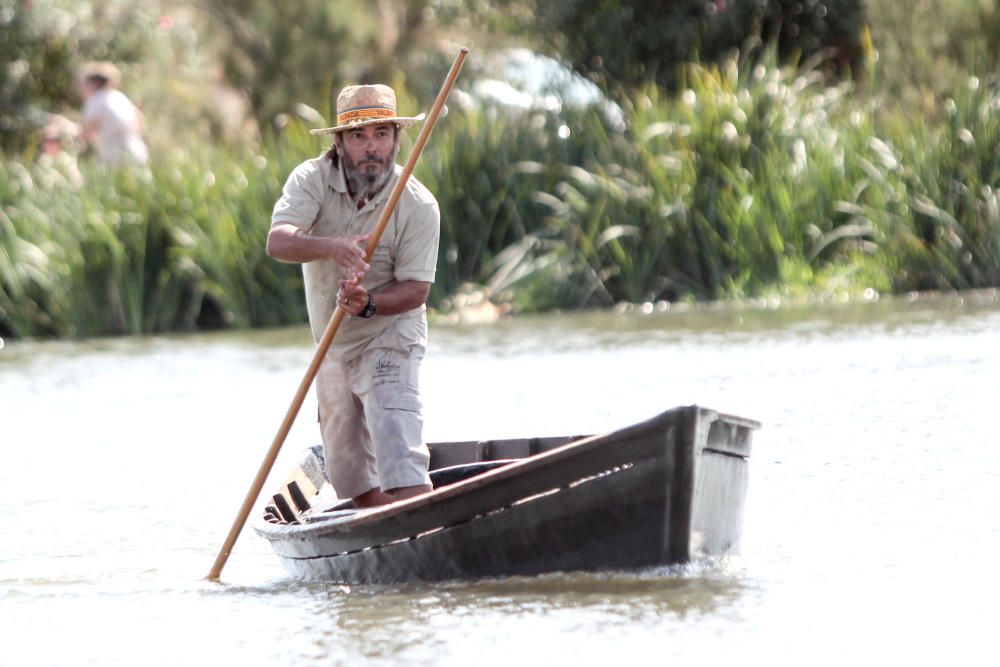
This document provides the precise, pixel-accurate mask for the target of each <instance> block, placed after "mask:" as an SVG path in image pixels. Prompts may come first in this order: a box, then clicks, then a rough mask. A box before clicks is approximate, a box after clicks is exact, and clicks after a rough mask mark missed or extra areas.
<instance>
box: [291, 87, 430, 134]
mask: <svg viewBox="0 0 1000 667" xmlns="http://www.w3.org/2000/svg"><path fill="white" fill-rule="evenodd" d="M423 119H424V114H420V115H418V116H412V117H411V116H397V115H396V92H395V91H394V90H393V89H392V88H390V87H389V86H385V85H382V84H381V83H377V84H375V85H373V86H347V87H346V88H344V89H343V90H342V91H340V95H338V96H337V125H336V127H325V128H323V129H321V130H309V131H310V132H311V133H312V134H333V133H335V132H342V131H343V130H351V129H354V128H356V127H364V126H365V125H372V124H375V123H395V124H396V125H398V126H399V127H400V128H401V129H402V128H404V127H409V126H411V125H413V124H414V123H419V122H420V121H422V120H423Z"/></svg>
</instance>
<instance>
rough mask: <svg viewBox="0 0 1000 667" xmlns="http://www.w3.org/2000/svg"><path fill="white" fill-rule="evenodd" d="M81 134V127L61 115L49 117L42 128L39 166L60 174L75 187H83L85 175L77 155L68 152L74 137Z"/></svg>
mask: <svg viewBox="0 0 1000 667" xmlns="http://www.w3.org/2000/svg"><path fill="white" fill-rule="evenodd" d="M79 134H80V126H79V125H77V124H76V123H74V122H73V121H71V120H69V119H68V118H66V117H64V116H60V115H59V114H53V115H51V116H50V117H49V121H48V123H46V125H45V127H44V128H42V139H41V142H40V144H39V149H40V150H39V155H38V164H39V165H41V166H42V167H45V168H48V169H52V170H54V171H55V172H56V173H58V174H60V175H61V176H62V177H63V178H65V179H66V181H67V182H69V184H70V185H72V186H73V187H80V186H81V185H83V175H82V174H80V169H79V167H78V166H77V163H76V153H75V152H71V151H69V150H66V145H67V143H68V142H71V141H72V139H73V137H76V136H78V135H79Z"/></svg>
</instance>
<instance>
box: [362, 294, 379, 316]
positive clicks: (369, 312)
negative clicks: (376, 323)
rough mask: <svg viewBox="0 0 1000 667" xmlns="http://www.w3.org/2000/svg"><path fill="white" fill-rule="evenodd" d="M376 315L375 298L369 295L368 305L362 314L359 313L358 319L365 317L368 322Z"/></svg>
mask: <svg viewBox="0 0 1000 667" xmlns="http://www.w3.org/2000/svg"><path fill="white" fill-rule="evenodd" d="M374 314H375V297H373V296H372V295H371V294H369V295H368V303H366V304H365V307H364V308H362V309H361V312H360V313H358V317H363V318H365V319H366V320H367V319H368V318H369V317H371V316H372V315H374Z"/></svg>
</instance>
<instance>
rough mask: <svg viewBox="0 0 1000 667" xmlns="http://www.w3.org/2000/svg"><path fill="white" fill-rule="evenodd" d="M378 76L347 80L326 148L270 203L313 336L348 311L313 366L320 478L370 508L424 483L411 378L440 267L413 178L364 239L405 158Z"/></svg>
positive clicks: (283, 257) (277, 254)
mask: <svg viewBox="0 0 1000 667" xmlns="http://www.w3.org/2000/svg"><path fill="white" fill-rule="evenodd" d="M422 119H423V115H422V114H421V115H420V116H417V117H401V116H398V115H397V114H396V94H395V92H394V91H393V90H392V88H390V87H388V86H384V85H364V86H348V87H347V88H344V89H343V90H342V91H341V92H340V95H339V96H338V98H337V125H336V126H335V127H330V128H325V129H322V130H312V132H313V134H332V135H334V140H333V145H332V146H331V147H330V149H329V150H328V151H327V152H326V153H324V154H323V155H321V156H319V157H317V158H314V159H311V160H306V161H305V162H303V163H302V164H300V165H299V166H298V167H296V168H295V170H294V171H293V172H292V173H291V175H290V176H289V177H288V180H287V181H286V183H285V187H284V190H283V192H282V195H281V198H280V199H279V200H278V202H277V203H276V204H275V206H274V212H273V214H272V216H271V229H270V232H269V233H268V237H267V252H268V254H269V255H270V256H271V257H273V258H275V259H278V260H280V261H283V262H294V263H301V264H302V265H303V275H304V279H305V291H306V306H307V308H308V311H309V323H310V326H311V328H312V333H313V337H314V338H315V340H316V341H317V342H318V341H319V340H320V338H321V337H322V334H323V331H324V329H325V328H326V325H327V323H328V322H329V321H330V318H331V317H332V315H333V312H334V309H335V307H336V305H337V304H339V305H340V308H341V309H342V310H344V311H345V313H346V315H347V317H345V319H344V322H343V323H342V325H341V327H340V329H339V331H338V333H337V335H336V337H335V338H334V340H333V344H332V345H331V347H330V351H329V352H328V353H327V355H326V357H325V359H324V360H323V363H322V365H321V367H320V369H319V373H318V374H317V376H316V394H317V398H318V399H319V416H320V428H321V430H322V434H323V444H324V449H325V452H326V467H327V476H328V478H329V479H330V482H331V484H333V487H334V489H335V490H336V492H337V495H338V496H339V497H341V498H353V499H354V503H355V506H357V507H370V506H374V505H381V504H385V503H389V502H393V501H395V500H401V499H403V498H409V497H412V496H415V495H418V494H421V493H425V492H427V491H430V490H431V485H430V477H429V476H428V474H427V469H428V464H429V460H430V454H429V452H428V449H427V445H426V443H425V442H424V440H423V417H422V414H421V409H422V408H421V402H420V393H419V387H418V377H419V371H420V363H421V361H422V359H423V357H424V353H425V350H426V346H427V309H426V305H425V304H426V301H427V295H428V293H429V292H430V288H431V284H432V283H433V282H434V274H435V270H436V267H437V251H438V237H439V228H440V213H439V210H438V204H437V200H435V198H434V196H433V195H432V194H431V193H430V192H429V191H428V190H427V188H425V187H424V186H423V185H421V184H420V183H419V182H418V181H417V180H416V179H415V178H413V177H410V178H409V179H408V181H407V183H406V187H405V189H404V191H403V194H402V196H401V198H400V200H399V204H398V206H397V208H396V209H395V211H394V212H393V214H392V216H391V217H390V219H389V222H388V226H387V227H386V229H385V232H384V234H383V235H382V238H381V241H380V242H379V245H378V247H377V248H376V250H375V254H374V256H373V258H372V262H371V265H370V266H369V265H368V264H367V263H366V262H365V261H364V251H363V246H364V244H365V243H366V242H367V241H368V239H369V238H370V236H371V233H372V232H373V231H374V229H375V226H376V224H377V222H378V219H379V215H380V213H381V211H382V208H383V206H385V204H386V202H387V200H388V198H389V194H390V192H391V191H392V189H393V186H394V185H395V183H396V181H397V179H398V178H399V175H400V173H401V172H402V168H401V167H400V166H399V165H397V164H396V156H397V154H398V153H399V134H400V132H401V131H402V130H403V129H404V128H406V127H409V126H411V125H413V124H415V123H417V122H419V121H420V120H422Z"/></svg>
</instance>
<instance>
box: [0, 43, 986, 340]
mask: <svg viewBox="0 0 1000 667" xmlns="http://www.w3.org/2000/svg"><path fill="white" fill-rule="evenodd" d="M685 77H686V78H685V80H684V85H683V87H682V88H683V92H682V93H681V94H680V95H679V96H678V97H676V98H673V97H672V98H666V97H663V96H661V95H660V94H659V93H658V92H657V90H656V89H653V88H650V89H649V90H647V91H645V93H644V94H641V95H638V96H637V97H636V98H635V99H634V100H633V101H632V103H631V105H630V106H629V107H628V108H626V109H624V116H625V117H624V120H625V123H624V124H625V127H624V128H622V127H621V126H620V120H611V119H609V118H608V116H607V114H606V113H605V112H604V111H602V110H600V109H596V108H594V109H565V110H563V111H562V112H561V113H559V114H555V113H550V112H542V111H516V112H515V111H510V110H501V109H495V108H471V109H465V110H458V109H456V110H455V111H453V113H452V114H451V115H449V116H448V117H447V118H446V119H445V121H444V122H442V123H441V124H440V126H439V127H438V128H437V129H436V130H435V136H434V138H433V140H432V143H431V146H430V147H429V150H428V151H426V152H425V154H424V156H423V158H422V161H421V163H420V165H419V166H418V169H417V174H416V175H417V177H418V178H420V179H421V180H422V181H423V182H424V183H425V184H426V185H428V186H429V187H430V189H431V190H432V191H433V192H435V194H436V195H437V197H438V199H439V201H440V203H441V210H442V239H441V253H440V259H439V267H438V268H439V270H438V281H437V283H436V285H435V288H434V291H433V292H432V305H436V306H443V305H447V303H448V297H449V296H450V295H452V294H455V293H456V292H458V291H460V290H462V289H465V287H464V286H465V285H466V284H473V285H476V286H478V287H479V288H482V289H483V290H484V291H485V292H486V293H487V294H488V295H489V296H490V297H491V298H493V299H494V300H500V301H510V302H512V303H513V304H514V305H515V307H517V308H519V309H522V310H539V309H547V308H575V307H586V306H595V305H598V306H599V305H608V304H612V303H616V302H618V301H623V300H624V301H633V302H634V301H653V300H658V299H668V300H677V299H715V298H729V297H754V296H759V295H769V294H776V293H777V294H781V293H795V292H799V293H804V292H816V291H826V292H830V291H839V290H852V289H857V290H860V289H865V288H874V289H876V290H883V291H884V290H894V291H908V290H913V289H926V288H935V289H949V288H956V289H957V288H966V287H982V286H990V285H992V286H995V285H1000V199H998V197H1000V195H998V188H1000V156H998V153H997V150H998V149H997V146H998V145H1000V143H998V140H1000V95H998V91H997V82H996V80H995V79H994V78H984V79H982V80H979V79H970V80H968V81H962V82H960V84H959V85H957V86H956V87H955V89H954V90H953V91H952V96H953V99H952V100H951V102H950V103H949V104H948V105H947V109H948V113H947V115H946V117H945V119H944V120H943V121H928V120H926V119H925V117H924V116H922V115H916V116H909V115H904V114H901V113H884V112H883V113H877V111H878V110H877V108H876V107H877V104H876V102H873V101H868V100H866V99H865V98H862V97H861V96H858V95H856V94H854V93H853V91H852V90H851V89H850V87H849V85H847V84H844V85H840V86H837V87H828V86H826V85H824V84H823V82H822V81H821V80H820V77H818V76H813V75H811V74H810V73H808V72H805V73H803V72H801V71H798V72H796V71H793V70H790V69H780V68H777V67H767V66H761V65H756V66H754V67H753V68H749V69H748V68H746V67H742V66H741V64H740V63H739V62H736V61H733V62H731V63H728V64H727V65H725V66H723V67H719V68H706V67H698V66H691V67H690V68H688V70H687V71H686V75H685ZM322 148H323V147H322V146H321V145H320V144H319V143H318V142H317V140H316V139H314V138H312V137H310V136H309V135H308V134H307V133H306V132H305V130H304V128H302V127H301V126H299V125H297V124H296V123H295V122H292V123H291V124H290V125H289V126H288V127H287V128H286V129H285V130H284V131H283V132H282V133H281V134H280V135H279V136H277V137H274V138H272V139H269V140H267V141H265V142H264V145H263V146H262V147H257V148H254V149H250V148H232V147H230V148H223V147H214V146H210V145H196V146H191V147H187V148H186V149H185V150H183V151H182V150H179V149H178V150H177V151H175V152H171V153H160V154H158V155H157V156H156V160H155V161H154V164H153V165H152V167H151V168H150V169H149V170H135V171H127V170H126V171H120V172H115V173H111V174H108V173H103V172H101V171H100V170H99V169H98V168H97V167H96V166H94V165H86V164H85V165H84V166H83V172H84V173H83V181H84V182H83V185H82V186H78V185H76V184H74V182H73V178H72V174H71V172H70V171H69V169H68V167H63V168H61V167H59V166H58V165H56V166H52V165H44V164H40V163H38V162H37V161H35V160H32V159H27V158H26V159H24V160H23V161H22V160H15V159H6V160H2V161H0V205H2V207H0V335H5V336H12V335H13V336H90V335H98V334H107V333H144V332H155V331H165V330H185V329H194V328H206V327H216V326H232V327H246V326H261V325H273V324H279V323H284V322H291V321H300V320H302V319H303V318H304V316H305V312H304V306H303V297H302V283H301V273H300V271H299V268H298V267H295V266H290V265H284V264H280V263H278V262H275V261H273V260H271V259H270V258H268V257H267V256H266V255H265V253H264V239H265V236H266V233H267V226H268V222H269V219H270V213H271V208H272V206H273V203H274V201H275V199H276V198H277V196H278V195H279V193H280V189H281V185H282V183H283V181H284V178H285V177H286V175H287V174H288V173H289V171H290V170H291V169H292V168H293V167H294V165H295V164H297V163H298V162H299V161H301V160H303V159H305V158H307V157H311V156H313V155H316V154H317V153H318V152H319V151H320V150H322ZM404 154H405V149H404ZM67 174H69V176H67Z"/></svg>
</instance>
